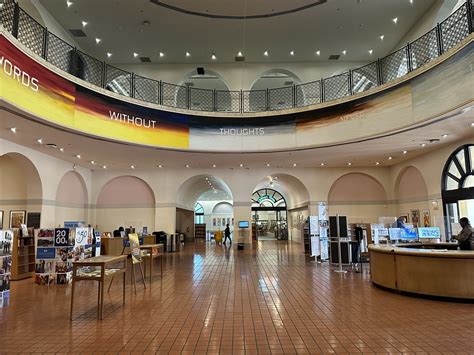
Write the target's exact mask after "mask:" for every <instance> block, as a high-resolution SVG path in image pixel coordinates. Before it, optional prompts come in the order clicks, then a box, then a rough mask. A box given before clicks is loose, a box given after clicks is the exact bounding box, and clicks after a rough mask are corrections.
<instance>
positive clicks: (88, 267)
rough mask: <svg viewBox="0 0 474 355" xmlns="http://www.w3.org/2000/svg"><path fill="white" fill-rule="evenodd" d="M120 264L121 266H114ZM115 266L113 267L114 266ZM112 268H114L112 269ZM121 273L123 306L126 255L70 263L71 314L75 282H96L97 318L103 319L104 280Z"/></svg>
mask: <svg viewBox="0 0 474 355" xmlns="http://www.w3.org/2000/svg"><path fill="white" fill-rule="evenodd" d="M118 263H121V265H116V264H118ZM114 264H115V265H114ZM112 266H114V267H112ZM119 273H123V295H122V298H123V304H125V279H126V274H127V255H117V256H108V255H102V256H96V257H93V258H89V259H85V260H80V261H74V262H73V263H72V290H71V312H70V319H71V320H72V313H73V307H74V288H75V284H76V282H77V281H97V282H98V283H99V288H98V292H97V318H99V319H103V305H104V285H105V279H106V278H107V277H109V276H112V277H113V276H114V275H117V274H119Z"/></svg>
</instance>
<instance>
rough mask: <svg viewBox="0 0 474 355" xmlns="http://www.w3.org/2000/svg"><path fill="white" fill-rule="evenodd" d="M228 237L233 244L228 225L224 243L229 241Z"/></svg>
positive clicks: (225, 230)
mask: <svg viewBox="0 0 474 355" xmlns="http://www.w3.org/2000/svg"><path fill="white" fill-rule="evenodd" d="M227 238H229V242H230V243H231V244H232V239H230V228H229V226H227V227H226V228H225V229H224V244H225V242H226V241H227Z"/></svg>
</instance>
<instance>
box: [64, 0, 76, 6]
mask: <svg viewBox="0 0 474 355" xmlns="http://www.w3.org/2000/svg"><path fill="white" fill-rule="evenodd" d="M72 4H74V3H73V2H72V1H69V0H67V1H66V5H67V7H71V6H72Z"/></svg>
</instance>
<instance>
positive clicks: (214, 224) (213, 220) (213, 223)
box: [212, 218, 216, 227]
mask: <svg viewBox="0 0 474 355" xmlns="http://www.w3.org/2000/svg"><path fill="white" fill-rule="evenodd" d="M212 226H213V227H215V226H216V219H215V218H213V219H212Z"/></svg>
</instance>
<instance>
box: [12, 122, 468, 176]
mask: <svg viewBox="0 0 474 355" xmlns="http://www.w3.org/2000/svg"><path fill="white" fill-rule="evenodd" d="M471 127H474V122H471ZM10 132H12V133H14V134H16V133H17V129H16V127H11V128H10ZM441 137H442V138H447V137H448V135H447V134H443V135H442V136H441ZM36 142H37V143H38V144H40V145H43V139H42V138H38V139H37V140H36ZM420 146H421V148H424V147H426V143H421V144H420ZM54 148H56V145H54ZM59 151H60V152H61V153H64V148H62V147H61V148H59ZM402 154H403V155H406V154H408V151H407V150H404V151H402ZM74 157H76V158H77V159H81V155H80V154H76V155H74ZM392 159H393V156H389V157H388V158H387V160H392ZM90 163H91V164H92V165H97V162H96V161H94V160H91V161H90ZM380 164H381V163H380V162H378V161H377V162H375V165H376V166H380ZM292 165H293V167H296V166H297V164H296V163H293V164H292ZM319 165H320V166H322V167H324V166H326V163H324V162H323V163H320V164H319ZM347 165H348V166H352V162H348V163H347ZM265 166H266V167H267V168H269V167H271V164H270V163H266V164H265ZM157 167H158V168H160V169H161V168H163V167H164V166H163V165H162V164H158V165H157ZM184 167H185V168H190V167H191V166H190V165H189V164H186V165H185V166H184ZM212 167H213V168H216V167H217V165H216V164H212ZM239 167H241V168H243V167H245V165H244V164H243V163H240V164H239ZM102 168H103V169H107V165H102ZM130 169H135V165H133V164H132V165H130ZM206 180H208V178H206Z"/></svg>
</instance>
